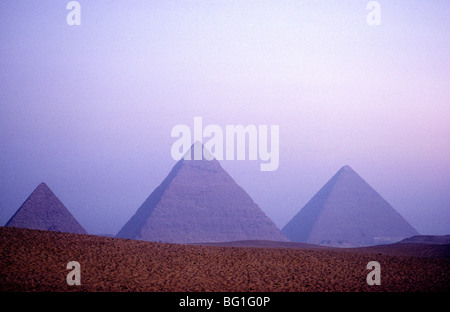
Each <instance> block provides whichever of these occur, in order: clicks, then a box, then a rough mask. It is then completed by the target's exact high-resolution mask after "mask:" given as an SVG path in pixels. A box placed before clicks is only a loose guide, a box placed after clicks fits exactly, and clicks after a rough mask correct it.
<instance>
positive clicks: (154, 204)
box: [117, 143, 286, 243]
mask: <svg viewBox="0 0 450 312" xmlns="http://www.w3.org/2000/svg"><path fill="white" fill-rule="evenodd" d="M196 144H200V143H195V144H194V145H193V146H192V147H191V149H190V151H188V152H187V153H186V155H185V156H184V157H183V158H182V159H181V160H179V161H178V162H177V163H176V165H175V166H174V167H173V168H172V170H171V171H170V173H169V175H168V176H167V177H166V178H165V180H164V181H163V182H162V183H161V185H159V186H158V187H157V188H156V189H155V190H154V191H153V193H151V195H150V196H149V197H148V198H147V200H146V201H145V202H144V203H143V204H142V205H141V207H140V208H139V209H138V210H137V212H136V213H135V215H134V216H133V217H132V218H131V219H130V220H129V221H128V222H127V223H126V224H125V225H124V226H123V228H122V229H121V230H120V231H119V232H118V234H117V237H120V238H128V239H138V240H147V241H160V242H170V243H200V242H227V241H237V240H275V241H286V238H285V237H284V235H283V234H282V233H281V231H280V230H279V229H278V228H277V226H276V225H275V224H274V223H273V222H272V221H271V220H270V219H269V218H268V217H267V216H266V215H265V214H264V212H263V211H262V210H261V209H260V208H259V207H258V206H257V205H256V204H255V203H254V202H253V200H252V199H251V198H250V196H249V195H248V194H247V193H246V192H245V191H244V190H243V189H242V188H241V187H240V186H239V185H238V184H237V183H236V182H235V181H234V180H233V179H232V178H231V177H230V176H229V175H228V173H226V172H225V170H223V169H222V167H221V166H220V164H219V162H218V161H217V160H216V159H214V158H213V157H212V155H211V154H210V153H209V152H208V151H207V150H206V149H204V147H203V145H201V146H200V148H201V149H202V150H201V152H202V153H201V154H202V155H201V156H202V159H201V160H194V153H193V150H194V149H196V148H199V146H198V145H196ZM188 155H191V157H186V156H188ZM188 158H189V160H188ZM208 159H209V160H208Z"/></svg>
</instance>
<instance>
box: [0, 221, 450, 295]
mask: <svg viewBox="0 0 450 312" xmlns="http://www.w3.org/2000/svg"><path fill="white" fill-rule="evenodd" d="M449 248H450V245H448V244H443V245H433V244H420V243H398V244H393V245H385V246H375V247H366V248H351V249H350V248H348V249H339V248H328V247H322V246H315V245H307V244H297V243H292V244H291V243H286V242H270V241H259V242H258V241H246V242H234V243H222V246H212V245H207V244H203V245H176V244H164V243H152V242H144V241H135V240H126V239H118V238H111V237H101V236H94V235H84V234H68V233H58V232H49V231H39V230H27V229H18V228H6V227H0V290H1V291H156V292H159V291H223V292H229V291H243V292H247V291H269V292H272V291H351V292H354V291H395V292H396V291H401V292H405V291H406V292H408V291H448V290H449V277H450V270H449V269H450V258H449V255H448V250H449ZM412 255H413V256H412ZM70 261H78V262H79V263H80V265H81V285H80V286H69V285H67V282H66V276H67V274H68V273H69V272H70V270H67V269H66V265H67V263H68V262H70ZM369 261H378V262H379V263H380V265H381V285H380V286H369V285H367V283H366V276H367V274H368V273H369V270H367V269H366V265H367V263H368V262H369Z"/></svg>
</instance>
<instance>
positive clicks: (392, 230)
mask: <svg viewBox="0 0 450 312" xmlns="http://www.w3.org/2000/svg"><path fill="white" fill-rule="evenodd" d="M282 232H283V234H285V235H286V237H288V238H289V239H290V240H291V241H295V242H305V243H312V244H328V245H343V246H345V245H347V246H369V245H375V244H383V243H393V242H397V241H400V240H401V239H403V238H406V237H410V236H413V235H417V234H418V233H417V231H416V230H415V229H414V228H413V227H412V226H411V225H410V224H409V223H408V222H407V221H406V220H405V219H404V218H403V217H402V216H401V215H400V214H399V213H398V212H397V211H396V210H395V209H394V208H393V207H392V206H391V205H390V204H389V203H388V202H387V201H386V200H384V199H383V198H382V197H381V196H380V195H379V194H378V193H377V192H376V191H375V190H374V189H373V188H372V187H371V186H370V185H369V184H367V183H366V182H365V181H364V180H363V179H362V178H361V177H360V176H359V175H358V174H357V173H356V172H355V171H354V170H353V169H351V168H350V167H349V166H344V167H343V168H341V169H340V170H339V171H338V173H336V174H335V175H334V176H333V177H332V178H331V179H330V180H329V181H328V182H327V183H326V184H325V185H324V186H323V187H322V188H321V189H320V190H319V192H318V193H317V194H316V195H315V196H314V197H313V198H312V199H311V200H310V201H309V202H308V203H307V204H306V205H305V207H303V209H301V210H300V211H299V212H298V213H297V214H296V215H295V216H294V217H293V218H292V219H291V221H289V222H288V223H287V224H286V226H285V227H284V228H283V230H282Z"/></svg>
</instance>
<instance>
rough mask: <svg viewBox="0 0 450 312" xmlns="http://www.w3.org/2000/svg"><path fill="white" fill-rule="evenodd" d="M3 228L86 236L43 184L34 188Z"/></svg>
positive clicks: (83, 230) (84, 231) (82, 229)
mask: <svg viewBox="0 0 450 312" xmlns="http://www.w3.org/2000/svg"><path fill="white" fill-rule="evenodd" d="M5 226H9V227H18V228H26V229H35V230H48V231H56V232H67V233H79V234H87V232H86V230H85V229H84V228H83V227H82V226H81V225H80V224H79V223H78V221H77V220H76V219H75V218H74V217H73V216H72V214H71V213H70V212H69V210H67V208H66V207H64V205H63V204H62V203H61V201H60V200H59V199H58V198H57V197H56V196H55V194H53V192H52V191H51V190H50V189H49V187H48V186H47V185H46V184H45V183H41V184H39V185H38V186H37V187H36V189H35V190H34V191H33V192H32V193H31V195H30V196H29V197H28V198H27V200H26V201H25V202H24V203H23V204H22V206H20V208H19V209H18V210H17V211H16V213H15V214H14V215H13V216H12V217H11V219H9V221H8V222H7V223H6V225H5Z"/></svg>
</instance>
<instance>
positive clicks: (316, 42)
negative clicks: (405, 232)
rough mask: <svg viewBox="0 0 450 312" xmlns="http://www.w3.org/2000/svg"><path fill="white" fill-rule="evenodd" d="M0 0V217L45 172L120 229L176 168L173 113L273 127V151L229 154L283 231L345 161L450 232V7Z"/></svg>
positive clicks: (233, 168) (77, 209) (189, 119)
mask: <svg viewBox="0 0 450 312" xmlns="http://www.w3.org/2000/svg"><path fill="white" fill-rule="evenodd" d="M68 2H69V1H62V0H59V1H55V0H52V1H43V0H40V1H10V0H2V1H0V224H2V225H3V224H5V223H6V222H7V221H8V219H9V218H10V217H11V216H12V215H13V214H14V212H15V211H16V210H17V209H18V208H19V207H20V205H21V204H22V203H23V202H24V201H25V199H26V198H27V197H28V196H29V194H30V193H31V192H32V191H33V189H34V188H35V187H36V186H37V185H38V184H39V183H40V182H42V181H44V182H46V183H47V185H48V186H49V187H50V188H51V189H52V190H53V191H54V193H55V194H56V195H57V196H58V197H59V198H60V200H61V201H62V202H63V203H64V205H65V206H66V207H67V208H68V209H69V210H70V211H71V212H72V214H73V215H74V216H75V217H76V218H77V219H78V221H79V222H80V223H81V224H82V225H83V226H84V227H85V228H86V230H87V231H88V232H90V233H112V234H115V233H117V231H118V230H119V229H120V228H121V227H122V226H123V225H124V224H125V222H127V221H128V219H129V218H130V217H131V216H132V215H133V214H134V213H135V211H136V210H137V209H138V207H139V206H140V205H141V204H142V202H143V201H144V200H145V199H146V198H147V197H148V196H149V195H150V193H151V192H152V191H153V190H154V188H155V187H157V186H158V185H159V184H160V183H161V182H162V180H163V179H164V178H165V177H166V175H167V174H168V173H169V171H170V170H171V168H172V166H173V165H174V164H175V161H174V160H173V159H172V158H171V153H170V149H171V146H172V143H173V142H174V141H175V139H174V138H172V137H171V136H170V133H171V129H172V127H174V126H175V125H177V124H187V125H189V126H190V127H193V118H194V116H201V117H203V123H204V125H207V124H217V125H220V126H222V127H224V128H225V125H229V124H232V125H235V124H242V125H249V124H255V125H263V124H267V125H279V127H280V164H279V168H278V170H276V171H274V172H261V171H260V170H259V164H260V162H259V161H221V164H222V166H223V167H224V168H225V170H226V171H227V172H228V173H229V174H230V175H231V176H232V177H233V178H234V179H235V181H236V182H237V183H238V184H239V185H241V186H242V187H243V188H244V189H245V190H246V191H247V192H248V193H249V194H250V196H251V197H252V198H253V200H254V201H255V202H256V203H257V204H258V205H259V206H260V207H261V208H262V209H263V210H264V212H265V213H266V214H267V215H268V216H269V217H270V218H272V220H274V222H275V223H276V224H277V225H278V226H279V227H280V228H281V227H283V226H284V225H285V224H286V223H287V222H288V221H289V220H290V218H292V217H293V216H294V215H295V214H296V213H297V212H298V211H299V210H300V209H301V208H302V207H303V206H304V205H305V204H306V203H307V202H308V201H309V199H310V198H311V197H312V196H313V195H314V194H315V193H316V192H317V191H318V190H319V189H320V188H321V187H322V186H323V185H324V184H325V183H326V182H327V181H328V180H329V179H330V178H331V177H332V176H333V175H334V174H335V173H336V172H337V171H338V170H339V169H340V168H341V167H342V166H344V165H350V166H351V167H352V168H353V169H354V170H355V171H356V172H358V173H359V174H360V175H361V176H362V177H363V178H364V179H365V180H366V181H367V182H368V183H369V184H370V185H371V186H372V187H374V188H375V190H377V191H378V192H379V193H380V194H381V195H382V196H383V197H384V198H385V199H386V200H387V201H388V202H389V203H390V204H391V205H392V206H393V207H394V208H395V209H396V210H397V211H398V212H399V213H400V214H402V215H403V216H404V217H405V218H406V219H407V220H408V221H409V222H410V223H411V224H412V225H413V226H414V227H415V228H416V229H417V230H418V231H419V232H420V233H422V234H449V233H450V159H449V158H450V88H449V86H450V58H449V56H448V55H449V51H450V32H449V30H450V19H449V18H448V14H449V12H450V2H449V1H448V0H442V1H437V0H436V1H435V0H433V1H419V0H417V1H413V0H408V1H392V0H389V1H387V0H383V1H378V2H379V4H380V8H381V11H380V13H381V25H379V26H376V25H375V26H369V25H368V24H367V21H366V17H367V14H368V13H369V12H370V11H369V10H367V8H366V5H367V3H368V2H369V1H361V0H358V1H355V0H348V1H343V0H339V1H338V0H336V1H331V0H330V1H326V0H317V1H312V0H311V1H300V0H293V1H282V0H281V1H237V0H233V1H232V0H227V1H225V0H217V1H212V0H208V1H189V0H183V1H181V0H180V1H167V0H164V1H162V0H161V1H112V0H110V1H101V0H97V1H84V0H80V1H79V3H80V4H81V25H80V26H76V25H75V26H69V25H68V24H67V22H66V16H67V14H68V13H69V10H67V9H66V4H67V3H68Z"/></svg>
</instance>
